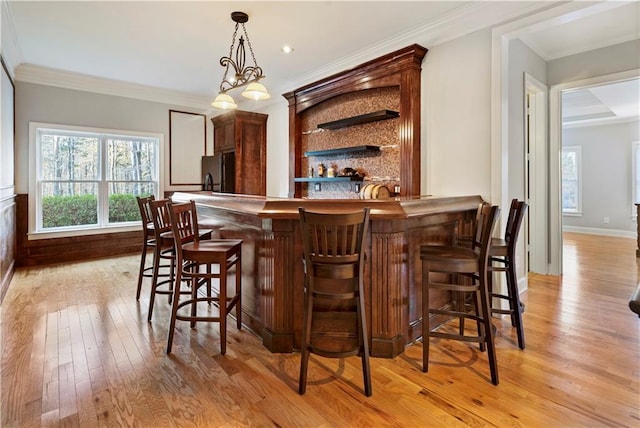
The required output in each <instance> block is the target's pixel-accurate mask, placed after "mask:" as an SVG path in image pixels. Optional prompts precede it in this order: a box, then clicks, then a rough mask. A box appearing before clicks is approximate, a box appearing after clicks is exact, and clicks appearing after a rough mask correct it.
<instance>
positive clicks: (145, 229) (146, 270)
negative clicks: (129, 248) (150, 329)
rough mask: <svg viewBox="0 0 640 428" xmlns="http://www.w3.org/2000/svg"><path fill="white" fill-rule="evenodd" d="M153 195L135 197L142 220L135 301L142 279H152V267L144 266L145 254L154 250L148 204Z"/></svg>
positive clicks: (138, 297)
mask: <svg viewBox="0 0 640 428" xmlns="http://www.w3.org/2000/svg"><path fill="white" fill-rule="evenodd" d="M154 199H155V197H154V196H153V195H150V196H147V197H143V198H141V197H139V196H136V201H137V202H138V209H139V210H140V219H141V220H142V255H141V256H140V269H139V270H138V289H137V291H136V300H140V291H141V290H142V281H143V280H144V278H151V277H153V266H148V267H147V266H146V263H147V253H148V252H149V249H150V248H155V246H156V239H155V233H154V231H153V219H152V218H151V208H150V206H149V203H150V202H151V201H153V200H154Z"/></svg>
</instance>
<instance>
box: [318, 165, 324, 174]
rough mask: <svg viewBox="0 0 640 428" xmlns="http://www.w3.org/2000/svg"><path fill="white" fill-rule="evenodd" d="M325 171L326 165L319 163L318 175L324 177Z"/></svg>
mask: <svg viewBox="0 0 640 428" xmlns="http://www.w3.org/2000/svg"><path fill="white" fill-rule="evenodd" d="M324 171H325V166H324V164H323V163H322V162H321V163H320V165H318V177H324Z"/></svg>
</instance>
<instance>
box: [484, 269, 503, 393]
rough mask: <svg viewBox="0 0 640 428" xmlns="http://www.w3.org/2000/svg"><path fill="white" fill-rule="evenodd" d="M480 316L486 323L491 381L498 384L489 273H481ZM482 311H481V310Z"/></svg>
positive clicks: (485, 332) (485, 333) (485, 335)
mask: <svg viewBox="0 0 640 428" xmlns="http://www.w3.org/2000/svg"><path fill="white" fill-rule="evenodd" d="M480 276H481V277H480V290H481V291H480V300H481V304H480V308H479V309H480V310H481V313H480V317H482V320H483V324H484V326H483V327H484V328H483V330H484V332H483V333H484V337H485V341H486V345H487V359H488V360H489V369H490V371H491V383H493V384H494V385H498V382H499V380H498V362H497V360H496V348H495V343H494V340H493V339H494V336H493V326H492V323H491V306H489V293H488V288H487V273H486V272H485V273H484V274H481V275H480ZM479 312H480V311H479Z"/></svg>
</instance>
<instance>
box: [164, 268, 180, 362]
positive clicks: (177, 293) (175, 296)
mask: <svg viewBox="0 0 640 428" xmlns="http://www.w3.org/2000/svg"><path fill="white" fill-rule="evenodd" d="M180 284H182V269H178V272H177V273H176V278H175V287H174V289H173V304H172V305H171V321H170V322H169V337H168V339H167V354H170V353H171V348H172V346H173V332H174V330H175V328H176V318H177V316H178V305H179V303H180Z"/></svg>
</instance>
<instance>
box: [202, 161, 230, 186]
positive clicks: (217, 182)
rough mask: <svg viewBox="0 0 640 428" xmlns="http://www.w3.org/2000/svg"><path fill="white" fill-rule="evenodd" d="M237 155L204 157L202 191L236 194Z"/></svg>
mask: <svg viewBox="0 0 640 428" xmlns="http://www.w3.org/2000/svg"><path fill="white" fill-rule="evenodd" d="M235 189H236V155H235V153H234V152H228V153H218V154H215V155H213V156H202V190H209V191H212V192H222V193H235Z"/></svg>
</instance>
